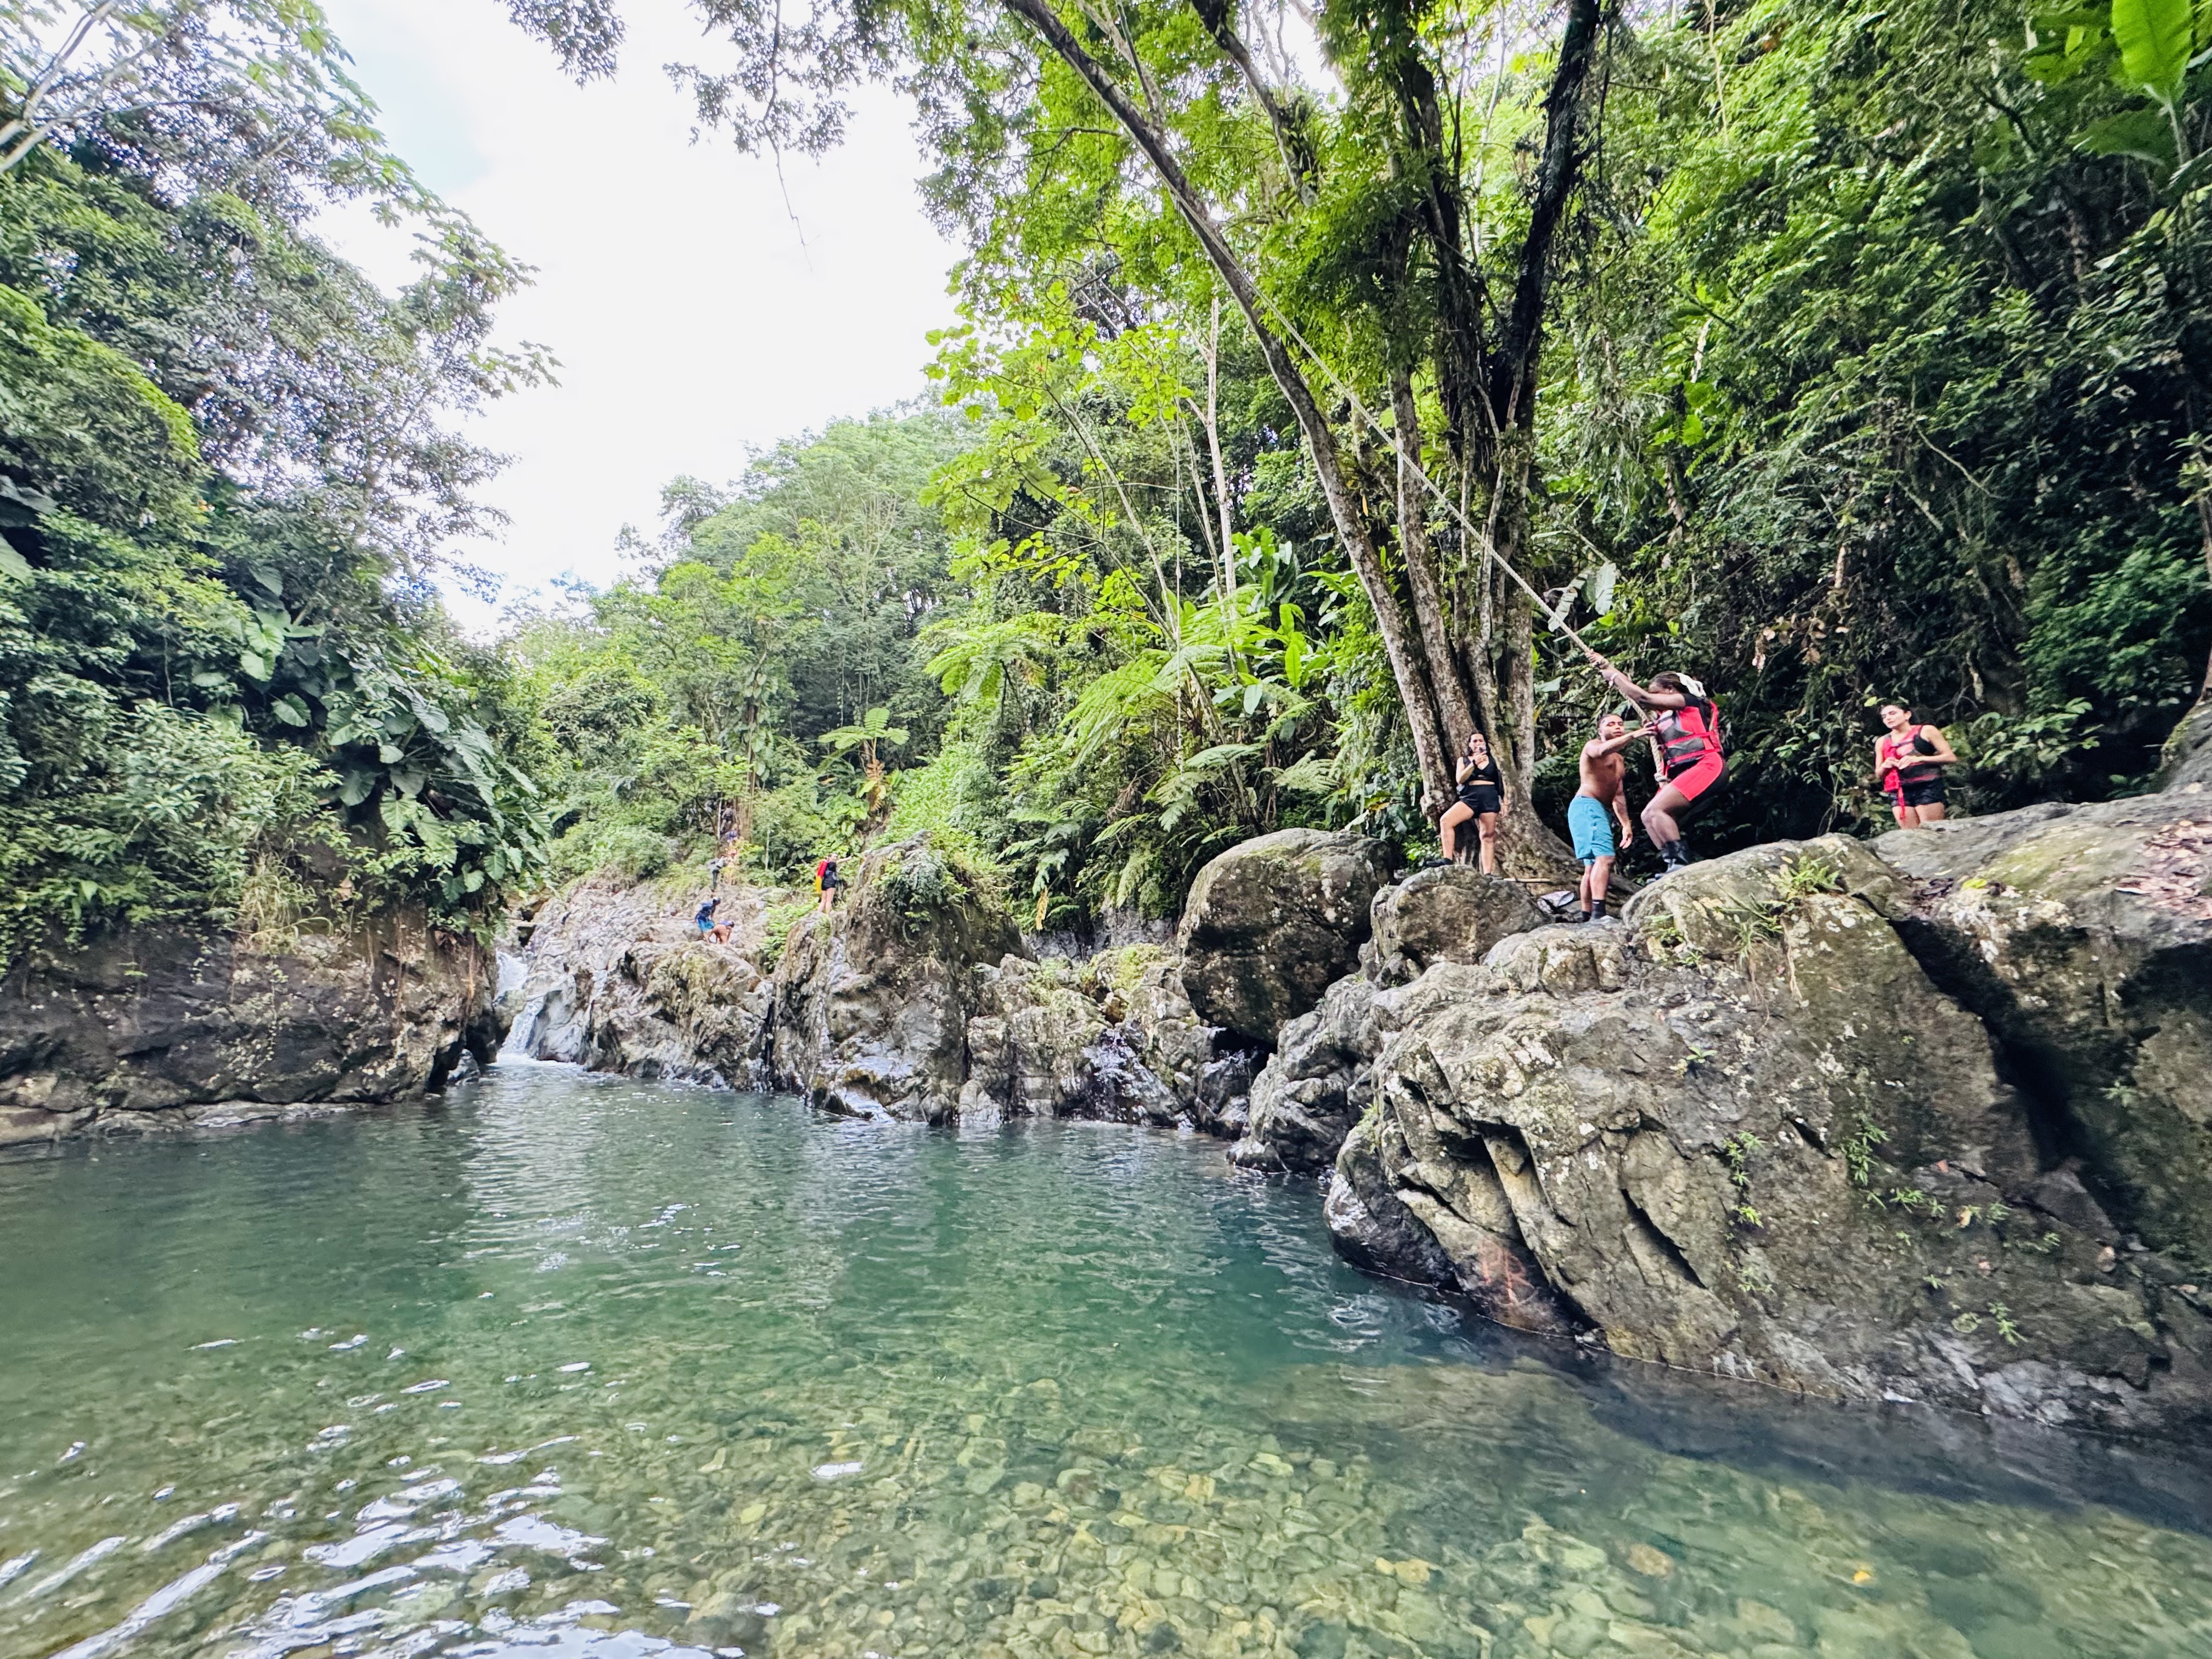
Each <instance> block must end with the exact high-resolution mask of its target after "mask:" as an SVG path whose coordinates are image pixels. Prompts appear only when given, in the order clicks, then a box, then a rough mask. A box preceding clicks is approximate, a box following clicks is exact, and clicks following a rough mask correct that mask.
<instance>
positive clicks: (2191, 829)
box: [1874, 781, 2212, 1273]
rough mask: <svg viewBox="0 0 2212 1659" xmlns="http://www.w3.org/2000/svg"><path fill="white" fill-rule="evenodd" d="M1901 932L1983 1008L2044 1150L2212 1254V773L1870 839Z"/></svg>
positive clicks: (2121, 1214)
mask: <svg viewBox="0 0 2212 1659" xmlns="http://www.w3.org/2000/svg"><path fill="white" fill-rule="evenodd" d="M1874 846H1875V853H1876V854H1878V855H1879V856H1880V857H1881V860H1882V861H1883V862H1884V863H1885V864H1886V865H1887V866H1889V867H1891V868H1892V869H1894V870H1895V871H1897V872H1899V874H1900V875H1902V876H1905V877H1908V878H1911V885H1912V888H1913V899H1912V902H1911V907H1910V910H1909V914H1908V915H1906V917H1905V935H1906V937H1907V939H1909V940H1910V941H1911V943H1912V945H1913V947H1914V949H1915V950H1916V951H1917V952H1918V953H1919V955H1920V957H1921V958H1922V960H1923V962H1924V963H1926V964H1927V965H1928V967H1929V971H1930V973H1931V974H1932V975H1933V976H1934V978H1935V980H1936V983H1937V984H1939V985H1940V986H1941V987H1942V988H1943V989H1944V990H1945V991H1946V992H1948V994H1950V995H1952V996H1953V997H1955V998H1956V999H1957V1000H1959V1001H1960V1003H1962V1004H1963V1005H1964V1006H1966V1007H1968V1008H1970V1009H1972V1010H1973V1011H1974V1012H1976V1013H1978V1014H1979V1015H1980V1016H1981V1017H1982V1018H1983V1019H1984V1020H1985V1021H1986V1022H1987V1023H1988V1025H1989V1028H1990V1031H1991V1033H1992V1034H1993V1035H1994V1036H1995V1037H1996V1042H1997V1048H1998V1058H1999V1065H2000V1066H2001V1069H2002V1072H2003V1073H2004V1075H2005V1076H2006V1077H2007V1079H2008V1080H2009V1081H2011V1082H2012V1083H2013V1084H2014V1085H2015V1086H2016V1087H2017V1088H2018V1089H2019V1090H2020V1091H2021V1095H2022V1097H2024V1100H2025V1103H2026V1106H2027V1110H2028V1113H2029V1115H2030V1118H2031V1121H2033V1125H2034V1127H2035V1132H2036V1134H2037V1137H2038V1139H2039V1144H2040V1146H2041V1147H2042V1149H2043V1151H2044V1152H2045V1155H2046V1156H2047V1158H2051V1159H2052V1160H2057V1161H2059V1162H2062V1163H2063V1164H2065V1165H2066V1166H2067V1167H2068V1168H2069V1170H2071V1171H2073V1172H2075V1173H2076V1174H2077V1175H2078V1176H2079V1177H2080V1178H2081V1180H2082V1181H2083V1182H2084V1183H2085V1184H2086V1186H2087V1189H2088V1190H2089V1191H2090V1192H2091V1193H2092V1194H2094V1195H2095V1197H2096V1198H2097V1199H2098V1200H2100V1203H2101V1204H2102V1205H2103V1206H2104V1208H2105V1209H2106V1211H2107V1212H2109V1213H2110V1214H2111V1215H2112V1218H2113V1219H2114V1220H2115V1221H2116V1222H2117V1223H2118V1225H2119V1226H2120V1227H2121V1228H2122V1229H2123V1230H2124V1231H2126V1232H2128V1233H2131V1234H2135V1235H2137V1236H2139V1237H2141V1238H2142V1241H2143V1242H2144V1243H2147V1244H2148V1245H2149V1246H2150V1247H2151V1248H2152V1249H2155V1250H2162V1251H2166V1252H2170V1253H2172V1254H2174V1255H2179V1256H2181V1257H2183V1258H2185V1259H2186V1260H2188V1261H2191V1263H2193V1264H2194V1265H2195V1266H2196V1267H2197V1268H2198V1269H2201V1270H2203V1271H2205V1272H2207V1273H2212V790H2208V789H2207V788H2206V787H2204V786H2203V785H2201V784H2197V783H2196V782H2194V781H2184V782H2182V783H2180V784H2179V785H2177V786H2176V787H2173V788H2172V789H2169V790H2168V791H2167V792H2166V793H2164V794H2159V795H2146V796H2140V797H2137V798H2136V799H2130V800H2118V801H2108V802H2105V803H2103V804H2101V805H2092V806H2063V805H2051V806H2039V807H2033V808H2030V809H2028V810H2027V811H2020V812H2008V813H2003V814H2001V815H1999V816H1997V817H1989V818H1970V819H1966V820H1962V821H1960V822H1955V823H1941V824H1935V825H1930V826H1929V827H1927V828H1925V829H1912V830H1901V831H1899V832H1896V833H1894V834H1892V835H1888V836H1883V837H1882V838H1881V840H1880V841H1878V842H1875V844H1874Z"/></svg>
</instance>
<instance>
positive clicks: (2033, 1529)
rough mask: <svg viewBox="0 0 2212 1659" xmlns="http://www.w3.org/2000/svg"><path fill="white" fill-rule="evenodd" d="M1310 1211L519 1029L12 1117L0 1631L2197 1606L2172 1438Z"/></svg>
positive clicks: (1672, 1620) (1218, 1167)
mask: <svg viewBox="0 0 2212 1659" xmlns="http://www.w3.org/2000/svg"><path fill="white" fill-rule="evenodd" d="M1320 1207H1321V1206H1320V1199H1319V1194H1318V1193H1317V1191H1316V1189H1315V1188H1312V1187H1311V1186H1310V1185H1304V1184H1301V1185H1297V1186H1289V1185H1285V1184H1284V1183H1282V1182H1264V1181H1261V1180H1257V1179H1254V1178H1250V1177H1244V1176H1234V1175H1232V1174H1231V1172H1230V1170H1228V1168H1227V1165H1226V1164H1225V1161H1224V1159H1223V1158H1222V1155H1221V1147H1220V1146H1219V1144H1218V1143H1215V1142H1209V1141H1206V1140H1202V1139H1192V1138H1188V1137H1178V1136H1176V1135H1172V1134H1167V1133H1157V1132H1151V1131H1140V1130H1130V1129H1125V1128H1119V1127H1104V1126H1092V1125H1067V1124H1033V1125H1027V1126H1021V1127H1012V1128H1008V1129H1005V1130H994V1131H990V1132H980V1131H970V1132H961V1133H952V1132H943V1131H929V1130H922V1129H915V1128H907V1127H896V1126H886V1125H882V1124H862V1123H852V1122H842V1121H832V1120H829V1119H825V1118H823V1117H820V1116H817V1115H813V1114H811V1113H810V1112H808V1111H807V1110H805V1109H804V1108H803V1107H801V1106H799V1104H797V1103H793V1102H791V1101H788V1100H775V1099H764V1098H759V1097H750V1096H741V1095H731V1094H722V1093H714V1092H709V1091H702V1090H692V1089H678V1088H668V1087H661V1086H657V1085H645V1084H640V1083H635V1082H631V1081H628V1080H623V1079H605V1078H593V1077H587V1076H584V1075H582V1074H580V1073H575V1072H572V1071H569V1070H567V1069H565V1068H561V1067H556V1066H532V1065H522V1066H513V1065H509V1066H501V1067H500V1068H498V1069H496V1070H495V1071H494V1072H493V1073H490V1074H489V1075H488V1076H487V1077H485V1078H484V1079H482V1080H480V1081H478V1082H476V1083H472V1084H471V1085H466V1086H465V1087H464V1088H462V1089H460V1090H458V1091H455V1092H454V1093H453V1095H452V1096H451V1097H448V1099H447V1100H446V1101H445V1102H443V1103H433V1104H431V1105H428V1106H425V1107H420V1108H414V1109H405V1110H399V1111H390V1112H383V1113H377V1114H372V1115H364V1116H361V1117H356V1118H350V1119H342V1120H336V1121H324V1122H319V1123H312V1124H305V1125H299V1126H293V1127H281V1128H279V1127H270V1128H263V1129H258V1130H252V1131H247V1132H243V1133H233V1134H228V1135H224V1136H221V1137H218V1138H211V1139H192V1140H149V1141H143V1142H135V1143H117V1144H111V1145H107V1146H92V1147H84V1146H78V1147H74V1148H64V1149H62V1150H61V1151H59V1152H54V1153H52V1154H49V1155H45V1156H40V1157H34V1158H16V1159H13V1160H10V1161H8V1162H5V1163H0V1659H18V1656H37V1659H46V1656H50V1655H54V1654H58V1653H63V1652H66V1653H68V1654H69V1655H70V1656H71V1659H95V1656H99V1655H103V1654H115V1655H118V1656H121V1655H125V1654H135V1655H152V1654H160V1655H184V1654H194V1655H202V1654H204V1655H207V1656H210V1659H213V1656H224V1655H234V1654H235V1655H248V1654H250V1655H253V1656H257V1659H277V1656H282V1655H287V1654H289V1655H294V1656H298V1659H320V1656H324V1655H328V1654H370V1653H374V1654H391V1655H416V1654H428V1653H434V1652H438V1653H455V1654H467V1655H483V1656H541V1655H542V1656H549V1659H574V1656H590V1659H617V1656H624V1659H626V1656H630V1655H642V1654H662V1655H665V1656H668V1659H690V1655H691V1654H692V1653H695V1652H696V1653H716V1654H720V1655H722V1656H725V1659H733V1656H736V1655H738V1654H740V1653H743V1654H747V1655H756V1656H782V1659H797V1656H809V1659H816V1656H818V1659H862V1656H867V1655H876V1656H882V1659H894V1656H897V1659H920V1656H923V1655H934V1656H967V1655H975V1656H986V1659H997V1656H1007V1655H1019V1656H1030V1655H1047V1654H1051V1655H1062V1656H1069V1655H1076V1654H1121V1655H1158V1654H1169V1653H1183V1654H1221V1655H1255V1656H1257V1655H1275V1656H1290V1655H1297V1656H1301V1659H1358V1656H1379V1655H1391V1656H1425V1659H1476V1656H1485V1659H1487V1656H1505V1655H1532V1656H1534V1655H1547V1654H1562V1655H1567V1656H1571V1659H1587V1656H1601V1659H1616V1656H1637V1659H1681V1656H1687V1655H1699V1656H1711V1655H1728V1656H1740V1659H1785V1656H1797V1655H1820V1656H1849V1659H1877V1656H1880V1659H1890V1656H1901V1655H1912V1656H1920V1659H1972V1656H1979V1659H2045V1656H2048V1659H2059V1656H2068V1659H2075V1656H2102V1655H2111V1656H2114V1659H2120V1656H2125V1659H2151V1656H2165V1655H2177V1656H2179V1655H2191V1656H2207V1655H2212V1528H2208V1517H2212V1497H2208V1494H2212V1481H2208V1480H2206V1479H2205V1477H2204V1476H2203V1474H2201V1473H2199V1472H2197V1471H2196V1470H2193V1469H2192V1468H2190V1467H2189V1465H2188V1464H2187V1463H2185V1462H2182V1461H2179V1460H2178V1459H2176V1458H2175V1457H2172V1456H2169V1455H2155V1454H2144V1453H2140V1452H2133V1451H2130V1450H2128V1449H2124V1448H2119V1447H2113V1446H2108V1445H2104V1444H2100V1443H2095V1442H2091V1441H2084V1440H2079V1439H2072V1438H2062V1437H2055V1436H2050V1435H2046V1434H2042V1433H2040V1432H2030V1431H2021V1430H2016V1429H2015V1430H2012V1431H1992V1430H1990V1428H1988V1427H1987V1426H1985V1425H1982V1424H1979V1423H1978V1422H1975V1421H1972V1420H1968V1419H1914V1418H1909V1417H1903V1416H1899V1415H1896V1414H1893V1413H1869V1412H1863V1411H1862V1412H1856V1413H1851V1412H1843V1411H1838V1410H1835V1409H1832V1408H1829V1407H1820V1406H1811V1405H1806V1404H1802V1403H1799V1402H1792V1401H1786V1400H1784V1399H1781V1398H1780V1397H1778V1396H1774V1395H1769V1394H1767V1393H1765V1392H1764V1391H1760V1390H1755V1389H1737V1388H1728V1387H1723V1386H1721V1385H1717V1384H1710V1383H1694V1384H1692V1383H1684V1382H1682V1381H1680V1379H1671V1378H1668V1377H1665V1376H1662V1375H1658V1374H1655V1373H1652V1372H1650V1371H1647V1370H1643V1369H1642V1368H1638V1367H1632V1366H1622V1365H1619V1364H1607V1363H1601V1362H1598V1361H1595V1360H1591V1359H1589V1358H1585V1357H1583V1356H1580V1355H1578V1354H1577V1352H1575V1351H1574V1350H1572V1349H1571V1348H1565V1347H1562V1346H1556V1345H1548V1344H1544V1343H1538V1342H1532V1341H1527V1340H1521V1339H1517V1338H1514V1337H1511V1336H1510V1335H1508V1334H1504V1333H1502V1332H1498V1331H1496V1330H1493V1329H1491V1328H1487V1327H1485V1326H1482V1325H1480V1324H1478V1323H1475V1322H1471V1321H1468V1320H1466V1319H1464V1318H1463V1317H1462V1315H1461V1314H1459V1313H1458V1312H1457V1311H1456V1310H1454V1309H1452V1308H1451V1307H1449V1306H1447V1305H1443V1304H1437V1303H1435V1302H1432V1301H1428V1300H1424V1299H1422V1298H1420V1297H1415V1296H1412V1295H1408V1294H1404V1293H1401V1292H1400V1291H1397V1290H1395V1288H1393V1287H1390V1286H1388V1285H1382V1284H1379V1283H1377V1282H1376V1281H1374V1280H1372V1279H1367V1278H1364V1277H1363V1276H1362V1275H1360V1274H1359V1273H1355V1272H1354V1271H1352V1269H1351V1268H1349V1267H1346V1266H1345V1265H1344V1264H1343V1263H1341V1262H1340V1261H1338V1260H1336V1259H1335V1257H1334V1255H1332V1253H1331V1251H1330V1249H1329V1247H1328V1240H1327V1237H1326V1235H1325V1233H1324V1231H1323V1230H1322V1223H1321V1214H1320Z"/></svg>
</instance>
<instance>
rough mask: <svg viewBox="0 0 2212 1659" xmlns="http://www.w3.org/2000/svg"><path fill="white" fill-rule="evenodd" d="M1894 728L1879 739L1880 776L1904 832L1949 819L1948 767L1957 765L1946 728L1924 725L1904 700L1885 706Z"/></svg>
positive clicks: (1876, 765) (1888, 722)
mask: <svg viewBox="0 0 2212 1659" xmlns="http://www.w3.org/2000/svg"><path fill="white" fill-rule="evenodd" d="M1881 723H1882V724H1883V725H1884V726H1887V727H1888V728H1889V730H1888V731H1887V732H1885V733H1884V734H1883V735H1882V736H1881V737H1879V738H1875V742H1874V775H1875V781H1877V782H1878V783H1880V784H1881V787H1883V789H1885V790H1886V791H1887V792H1888V794H1889V805H1890V809H1891V811H1894V812H1895V813H1896V814H1897V827H1898V828H1899V829H1917V827H1919V826H1920V825H1921V824H1923V823H1942V821H1943V812H1944V805H1943V769H1944V768H1945V767H1947V766H1951V765H1954V764H1956V763H1957V761H1958V758H1959V757H1958V756H1957V755H1955V754H1954V753H1953V752H1952V750H1951V744H1950V741H1949V739H1948V738H1945V737H1944V735H1943V731H1942V727H1941V726H1923V725H1921V724H1920V723H1919V721H1917V720H1914V719H1913V718H1912V711H1911V709H1910V708H1906V707H1905V705H1904V704H1903V703H1901V702H1886V703H1884V704H1882V706H1881Z"/></svg>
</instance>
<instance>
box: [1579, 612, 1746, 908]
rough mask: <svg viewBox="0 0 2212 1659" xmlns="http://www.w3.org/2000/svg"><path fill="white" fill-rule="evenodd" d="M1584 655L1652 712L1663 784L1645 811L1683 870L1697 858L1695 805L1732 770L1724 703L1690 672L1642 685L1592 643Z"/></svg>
mask: <svg viewBox="0 0 2212 1659" xmlns="http://www.w3.org/2000/svg"><path fill="white" fill-rule="evenodd" d="M1583 654H1584V655H1586V656H1587V657H1589V659H1590V663H1591V665H1593V666H1594V667H1595V668H1596V670H1597V671H1598V672H1599V673H1600V674H1601V675H1603V676H1604V677H1605V679H1606V682H1607V684H1610V685H1612V686H1613V688H1614V689H1615V690H1618V691H1620V693H1621V695H1622V696H1626V697H1627V698H1628V699H1629V701H1630V702H1633V703H1635V704H1636V705H1637V706H1638V708H1643V709H1645V710H1646V711H1648V712H1649V714H1650V724H1649V725H1647V726H1645V727H1644V732H1645V733H1646V734H1647V735H1648V736H1649V737H1650V739H1651V749H1652V757H1653V761H1654V763H1655V764H1656V766H1657V768H1658V771H1659V776H1660V779H1661V783H1660V786H1659V793H1657V794H1656V795H1654V796H1652V798H1651V801H1650V805H1647V806H1646V807H1645V808H1644V829H1645V830H1646V831H1647V832H1649V834H1650V836H1651V844H1652V845H1653V846H1655V847H1656V848H1658V849H1659V856H1660V857H1661V858H1662V859H1664V860H1666V861H1667V867H1668V869H1669V870H1679V869H1680V868H1681V867H1682V866H1684V865H1686V864H1687V863H1689V862H1690V861H1691V860H1692V858H1693V856H1694V854H1692V853H1691V851H1690V849H1689V848H1688V846H1687V845H1686V843H1685V842H1683V840H1682V825H1683V823H1685V822H1686V820H1687V819H1688V817H1689V816H1690V814H1691V811H1692V806H1693V805H1699V806H1700V807H1701V806H1702V805H1705V804H1708V803H1709V802H1710V800H1711V793H1712V791H1713V789H1714V788H1715V787H1717V785H1718V784H1719V782H1720V781H1721V780H1722V778H1723V777H1724V776H1726V775H1727V772H1728V763H1727V761H1726V760H1725V759H1723V757H1722V755H1721V712H1720V708H1719V705H1718V704H1717V703H1715V702H1713V700H1712V699H1711V698H1710V697H1708V696H1706V695H1705V687H1704V686H1703V685H1701V684H1699V683H1698V682H1697V681H1696V680H1694V679H1692V678H1690V677H1689V676H1688V675H1687V674H1677V673H1675V672H1674V671H1672V670H1669V671H1668V672H1666V673H1663V674H1655V675H1653V676H1652V677H1651V684H1650V685H1648V686H1643V685H1638V684H1637V683H1636V682H1635V681H1634V680H1632V679H1631V678H1628V676H1627V675H1626V674H1624V673H1622V672H1621V671H1620V670H1619V669H1618V668H1615V667H1614V666H1613V665H1612V664H1611V663H1609V662H1607V660H1606V659H1604V658H1603V657H1601V656H1600V655H1598V653H1596V652H1595V651H1592V650H1591V649H1590V648H1589V647H1588V646H1584V647H1583Z"/></svg>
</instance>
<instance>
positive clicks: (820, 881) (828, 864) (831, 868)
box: [814, 859, 844, 916]
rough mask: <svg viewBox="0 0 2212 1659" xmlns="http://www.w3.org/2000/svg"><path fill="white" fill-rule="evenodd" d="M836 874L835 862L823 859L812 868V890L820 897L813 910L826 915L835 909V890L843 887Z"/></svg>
mask: <svg viewBox="0 0 2212 1659" xmlns="http://www.w3.org/2000/svg"><path fill="white" fill-rule="evenodd" d="M843 885H844V882H843V881H842V879H841V878H839V877H838V874H837V860H835V859H824V860H822V862H821V863H819V864H817V865H816V866H814V890H815V891H816V892H817V893H819V894H820V895H821V896H822V898H821V902H819V903H818V904H817V905H816V906H815V907H814V908H816V909H817V910H818V911H820V912H821V913H822V914H823V915H825V916H826V915H829V913H830V912H831V911H832V910H834V909H836V908H837V890H838V889H839V888H840V887H842V886H843Z"/></svg>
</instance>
